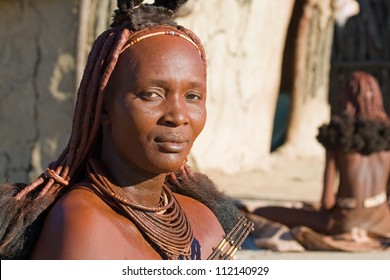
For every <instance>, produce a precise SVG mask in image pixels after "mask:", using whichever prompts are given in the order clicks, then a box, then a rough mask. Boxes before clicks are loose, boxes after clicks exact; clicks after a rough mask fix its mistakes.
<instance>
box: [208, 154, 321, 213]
mask: <svg viewBox="0 0 390 280" xmlns="http://www.w3.org/2000/svg"><path fill="white" fill-rule="evenodd" d="M323 166H324V160H323V157H321V156H305V157H296V156H291V155H287V154H283V153H275V154H273V155H272V156H271V166H270V168H269V170H258V171H253V172H247V173H243V174H239V175H227V174H222V173H219V172H215V171H209V172H206V173H207V175H209V176H210V178H211V179H212V180H213V181H214V182H215V183H216V184H217V185H218V187H219V188H220V189H222V190H224V191H225V192H226V193H227V194H228V195H230V196H232V197H234V198H237V199H241V200H243V201H245V202H246V203H247V204H248V205H249V206H254V205H258V204H263V203H293V202H294V201H304V202H309V203H318V201H319V199H320V196H321V189H322V172H323Z"/></svg>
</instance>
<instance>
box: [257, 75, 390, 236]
mask: <svg viewBox="0 0 390 280" xmlns="http://www.w3.org/2000/svg"><path fill="white" fill-rule="evenodd" d="M317 139H318V140H319V142H320V143H321V144H322V145H323V146H324V148H325V150H326V160H325V169H324V178H323V192H322V198H321V209H304V208H302V209H295V208H284V207H273V206H270V207H260V208H257V209H255V210H254V211H253V214H255V215H259V216H261V217H263V218H266V219H269V220H271V221H275V222H278V223H281V224H284V225H286V226H288V227H289V228H293V227H297V226H306V227H308V228H310V229H311V230H314V231H316V232H317V233H322V234H327V235H338V234H343V233H350V232H352V231H354V230H356V229H358V230H363V231H366V232H368V233H371V234H372V235H379V236H382V237H390V209H389V204H388V201H387V192H388V191H387V190H388V184H389V177H390V151H389V150H390V120H389V117H388V116H387V114H386V113H385V110H384V106H383V101H382V93H381V90H380V86H379V84H378V82H377V80H376V79H375V78H374V77H373V76H372V75H370V74H367V73H365V72H362V71H356V72H353V73H352V74H351V75H350V76H349V78H348V79H347V80H346V82H345V84H344V86H343V87H342V90H341V91H340V94H339V95H338V102H337V108H335V112H334V114H333V115H332V116H331V120H330V122H329V124H327V125H323V126H321V127H320V129H319V134H318V136H317ZM336 182H338V186H336Z"/></svg>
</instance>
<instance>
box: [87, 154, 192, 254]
mask: <svg viewBox="0 0 390 280" xmlns="http://www.w3.org/2000/svg"><path fill="white" fill-rule="evenodd" d="M87 171H88V175H89V177H90V178H91V180H92V182H93V184H94V186H95V187H96V188H97V191H99V192H100V194H101V197H102V199H104V201H105V202H106V203H108V204H109V205H111V206H113V207H115V208H116V209H118V210H119V211H120V213H121V214H122V215H124V216H125V217H126V218H128V219H129V220H131V221H132V222H133V223H134V224H135V225H136V226H137V227H138V229H139V230H140V232H141V233H143V234H144V236H146V237H147V239H148V240H149V241H150V243H151V244H152V246H154V247H155V248H156V249H157V250H158V251H159V252H160V253H161V254H162V255H163V256H165V257H166V258H167V259H178V258H185V259H189V258H190V257H191V244H192V242H193V239H194V237H193V233H192V229H191V226H190V224H189V222H188V220H187V217H186V215H185V213H184V211H183V210H182V208H181V207H180V205H179V203H178V202H177V201H176V199H175V197H174V195H173V193H172V191H171V190H170V189H169V188H168V187H167V186H166V185H165V184H164V185H163V188H162V193H161V197H160V202H159V203H158V205H156V206H154V207H146V206H143V205H140V204H137V203H135V202H133V201H131V199H130V198H128V197H126V196H125V194H124V191H123V189H122V188H121V187H119V186H117V185H115V184H114V183H113V182H114V180H113V179H112V178H110V176H109V175H108V172H107V171H106V169H105V168H104V166H103V163H102V162H101V161H99V160H97V159H90V160H89V161H88V165H87Z"/></svg>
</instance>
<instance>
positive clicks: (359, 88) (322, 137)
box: [317, 71, 390, 155]
mask: <svg viewBox="0 0 390 280" xmlns="http://www.w3.org/2000/svg"><path fill="white" fill-rule="evenodd" d="M317 139H318V141H319V142H320V143H321V144H322V145H323V146H324V147H325V148H326V149H327V150H333V151H336V150H337V151H341V152H345V153H348V152H358V153H361V154H363V155H369V154H371V153H374V152H380V151H388V150H390V119H389V117H388V115H387V114H386V112H385V110H384V106H383V99H382V92H381V89H380V86H379V83H378V81H377V80H376V78H375V77H374V76H372V75H370V74H368V73H366V72H363V71H355V72H353V73H352V74H351V75H350V76H349V77H348V79H347V80H346V82H345V84H344V86H343V88H342V89H341V91H340V95H339V97H338V103H337V107H336V110H335V114H334V115H333V116H332V117H331V120H330V122H329V124H326V125H322V126H321V127H320V128H319V134H318V136H317Z"/></svg>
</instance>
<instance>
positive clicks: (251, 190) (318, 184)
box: [205, 153, 390, 260]
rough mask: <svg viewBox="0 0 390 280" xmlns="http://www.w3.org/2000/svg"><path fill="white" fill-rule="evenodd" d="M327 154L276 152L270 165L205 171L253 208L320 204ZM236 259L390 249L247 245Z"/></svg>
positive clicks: (383, 255) (368, 255)
mask: <svg viewBox="0 0 390 280" xmlns="http://www.w3.org/2000/svg"><path fill="white" fill-rule="evenodd" d="M323 167H324V157H322V156H305V157H296V156H291V155H289V154H285V153H275V154H273V155H272V158H271V168H270V169H269V170H267V171H264V170H258V171H253V172H248V173H244V174H240V175H226V174H222V173H219V172H215V171H209V172H205V173H206V174H207V175H208V176H209V177H210V178H211V179H212V180H213V181H214V182H215V183H216V184H217V185H218V186H219V188H220V189H222V190H224V191H225V192H226V194H228V195H230V196H231V197H233V198H235V199H238V200H240V201H242V202H243V203H244V204H246V205H247V206H248V208H249V209H250V210H252V209H253V208H255V207H257V206H261V205H269V204H272V205H287V206H293V205H299V204H301V202H302V201H303V202H307V203H311V204H318V202H319V200H320V197H321V191H322V173H323ZM236 259H263V260H264V259H272V260H274V259H283V260H288V259H298V260H305V259H318V260H325V259H351V260H355V259H374V260H375V259H385V260H390V252H364V253H346V252H308V251H306V252H303V253H296V252H295V253H293V252H291V253H281V252H271V251H267V250H260V249H255V248H252V249H245V250H240V251H238V252H237V253H236Z"/></svg>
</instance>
